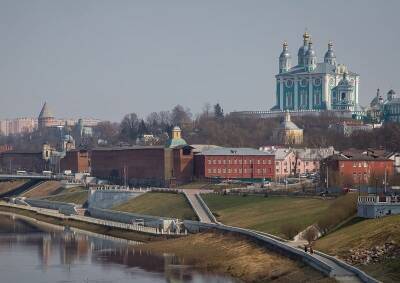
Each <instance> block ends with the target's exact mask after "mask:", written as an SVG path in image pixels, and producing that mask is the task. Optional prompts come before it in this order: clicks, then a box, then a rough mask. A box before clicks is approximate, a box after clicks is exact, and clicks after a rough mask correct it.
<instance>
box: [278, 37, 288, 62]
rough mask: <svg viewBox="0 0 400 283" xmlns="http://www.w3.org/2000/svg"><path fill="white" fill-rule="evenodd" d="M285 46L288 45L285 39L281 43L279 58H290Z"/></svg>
mask: <svg viewBox="0 0 400 283" xmlns="http://www.w3.org/2000/svg"><path fill="white" fill-rule="evenodd" d="M287 47H288V44H287V42H286V41H285V42H284V43H283V50H282V52H281V55H279V59H290V53H289V50H288V48H287Z"/></svg>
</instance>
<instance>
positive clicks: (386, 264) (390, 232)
mask: <svg viewBox="0 0 400 283" xmlns="http://www.w3.org/2000/svg"><path fill="white" fill-rule="evenodd" d="M391 241H394V242H395V243H397V245H399V244H400V215H394V216H389V217H384V218H379V219H366V220H359V219H358V220H357V221H355V222H354V223H350V224H349V225H346V226H345V227H343V228H341V229H339V230H337V231H335V232H333V233H331V234H329V235H327V236H325V237H323V238H321V239H319V240H318V241H317V243H316V248H317V249H319V250H322V251H324V252H327V253H329V254H332V255H338V256H340V257H342V258H343V257H346V255H348V254H349V253H350V249H369V248H372V247H374V246H379V245H383V244H385V243H386V242H391ZM360 268H361V269H364V270H365V271H366V272H368V273H369V274H371V275H372V276H374V277H376V278H378V279H380V280H382V281H383V282H400V258H397V259H393V260H386V261H382V262H380V263H377V264H369V265H362V266H360Z"/></svg>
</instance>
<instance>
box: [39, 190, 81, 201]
mask: <svg viewBox="0 0 400 283" xmlns="http://www.w3.org/2000/svg"><path fill="white" fill-rule="evenodd" d="M46 199H47V200H50V201H61V202H72V203H75V204H84V203H85V202H86V201H87V199H88V191H87V190H84V191H77V192H71V193H65V194H59V195H54V196H51V197H48V198H46Z"/></svg>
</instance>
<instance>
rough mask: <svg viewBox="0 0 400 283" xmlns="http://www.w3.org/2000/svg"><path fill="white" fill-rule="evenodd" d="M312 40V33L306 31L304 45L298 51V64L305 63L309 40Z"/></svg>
mask: <svg viewBox="0 0 400 283" xmlns="http://www.w3.org/2000/svg"><path fill="white" fill-rule="evenodd" d="M309 41H310V35H309V34H308V32H305V33H304V34H303V45H302V46H300V48H299V51H298V52H297V57H298V64H299V65H300V66H303V65H304V56H305V55H306V53H307V50H308V42H309Z"/></svg>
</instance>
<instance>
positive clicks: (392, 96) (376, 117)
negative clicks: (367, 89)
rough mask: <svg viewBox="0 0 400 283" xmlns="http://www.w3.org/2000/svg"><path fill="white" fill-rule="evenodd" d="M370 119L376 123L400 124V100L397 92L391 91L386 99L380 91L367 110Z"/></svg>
mask: <svg viewBox="0 0 400 283" xmlns="http://www.w3.org/2000/svg"><path fill="white" fill-rule="evenodd" d="M367 115H368V117H369V119H370V120H371V121H373V122H375V123H379V122H381V121H384V122H397V123H399V122H400V98H399V97H397V95H396V92H395V91H394V90H393V89H391V90H389V91H388V93H387V95H386V99H384V98H383V96H382V95H381V94H380V91H379V89H378V90H377V92H376V96H375V97H374V98H373V99H372V101H371V103H370V107H369V109H368V110H367Z"/></svg>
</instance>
